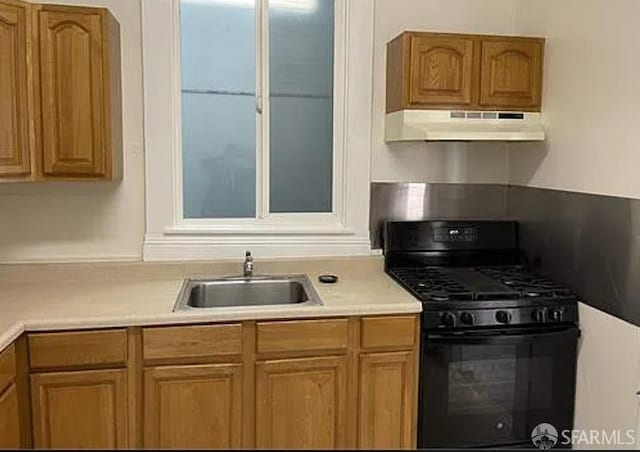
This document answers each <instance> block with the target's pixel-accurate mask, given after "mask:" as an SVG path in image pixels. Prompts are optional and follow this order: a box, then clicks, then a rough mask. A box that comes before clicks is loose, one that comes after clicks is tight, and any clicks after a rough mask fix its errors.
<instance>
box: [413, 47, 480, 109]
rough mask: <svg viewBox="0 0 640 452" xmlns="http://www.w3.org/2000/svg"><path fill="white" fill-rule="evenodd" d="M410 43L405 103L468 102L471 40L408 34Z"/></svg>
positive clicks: (440, 103) (442, 103) (471, 62)
mask: <svg viewBox="0 0 640 452" xmlns="http://www.w3.org/2000/svg"><path fill="white" fill-rule="evenodd" d="M410 46H411V50H410V51H411V54H410V57H409V58H410V61H411V64H410V73H409V103H411V104H415V105H430V104H434V105H460V106H465V105H471V103H472V101H473V98H472V95H473V91H472V90H473V40H471V39H468V38H465V37H459V38H458V37H448V36H412V37H411V44H410Z"/></svg>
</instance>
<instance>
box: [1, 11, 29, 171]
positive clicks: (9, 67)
mask: <svg viewBox="0 0 640 452" xmlns="http://www.w3.org/2000/svg"><path fill="white" fill-rule="evenodd" d="M27 33H28V32H27V7H26V6H25V4H22V3H20V2H14V1H11V2H8V1H6V0H4V1H3V0H0V177H9V176H11V177H14V176H25V175H28V174H29V173H30V172H31V162H30V152H29V148H30V147H29V108H28V105H29V101H28V94H27V89H28V88H27V86H28V78H27Z"/></svg>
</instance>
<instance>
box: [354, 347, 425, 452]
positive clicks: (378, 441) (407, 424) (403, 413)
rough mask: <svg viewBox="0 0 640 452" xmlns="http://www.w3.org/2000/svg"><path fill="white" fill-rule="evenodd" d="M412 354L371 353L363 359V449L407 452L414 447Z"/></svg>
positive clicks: (361, 384)
mask: <svg viewBox="0 0 640 452" xmlns="http://www.w3.org/2000/svg"><path fill="white" fill-rule="evenodd" d="M414 373H415V359H414V353H413V352H398V353H371V354H366V355H362V356H361V357H360V425H359V429H358V447H360V448H362V449H408V448H412V447H413V444H414V441H415V439H414V434H413V431H414V428H413V425H412V423H413V420H414V419H415V417H414V415H413V410H414V406H415V405H414V399H415V398H416V397H417V393H416V390H415V386H416V385H415V378H414Z"/></svg>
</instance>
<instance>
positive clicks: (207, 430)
mask: <svg viewBox="0 0 640 452" xmlns="http://www.w3.org/2000/svg"><path fill="white" fill-rule="evenodd" d="M144 384H145V409H144V419H145V421H144V429H145V432H144V446H145V448H153V449H231V448H240V447H242V365H241V364H214V365H199V366H173V367H157V368H150V369H146V370H145V377H144Z"/></svg>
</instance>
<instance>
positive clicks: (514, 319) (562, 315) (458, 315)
mask: <svg viewBox="0 0 640 452" xmlns="http://www.w3.org/2000/svg"><path fill="white" fill-rule="evenodd" d="M577 321H578V310H577V306H576V304H575V303H572V304H556V305H548V306H544V307H529V306H525V307H513V308H509V307H505V308H490V309H468V310H464V309H457V310H451V311H447V310H441V311H435V310H434V311H425V312H424V313H423V322H424V328H426V329H429V330H434V329H435V330H439V329H452V328H455V329H461V328H477V327H500V326H503V327H504V326H509V325H513V326H515V325H536V324H537V325H542V324H544V325H551V324H555V323H577Z"/></svg>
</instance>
